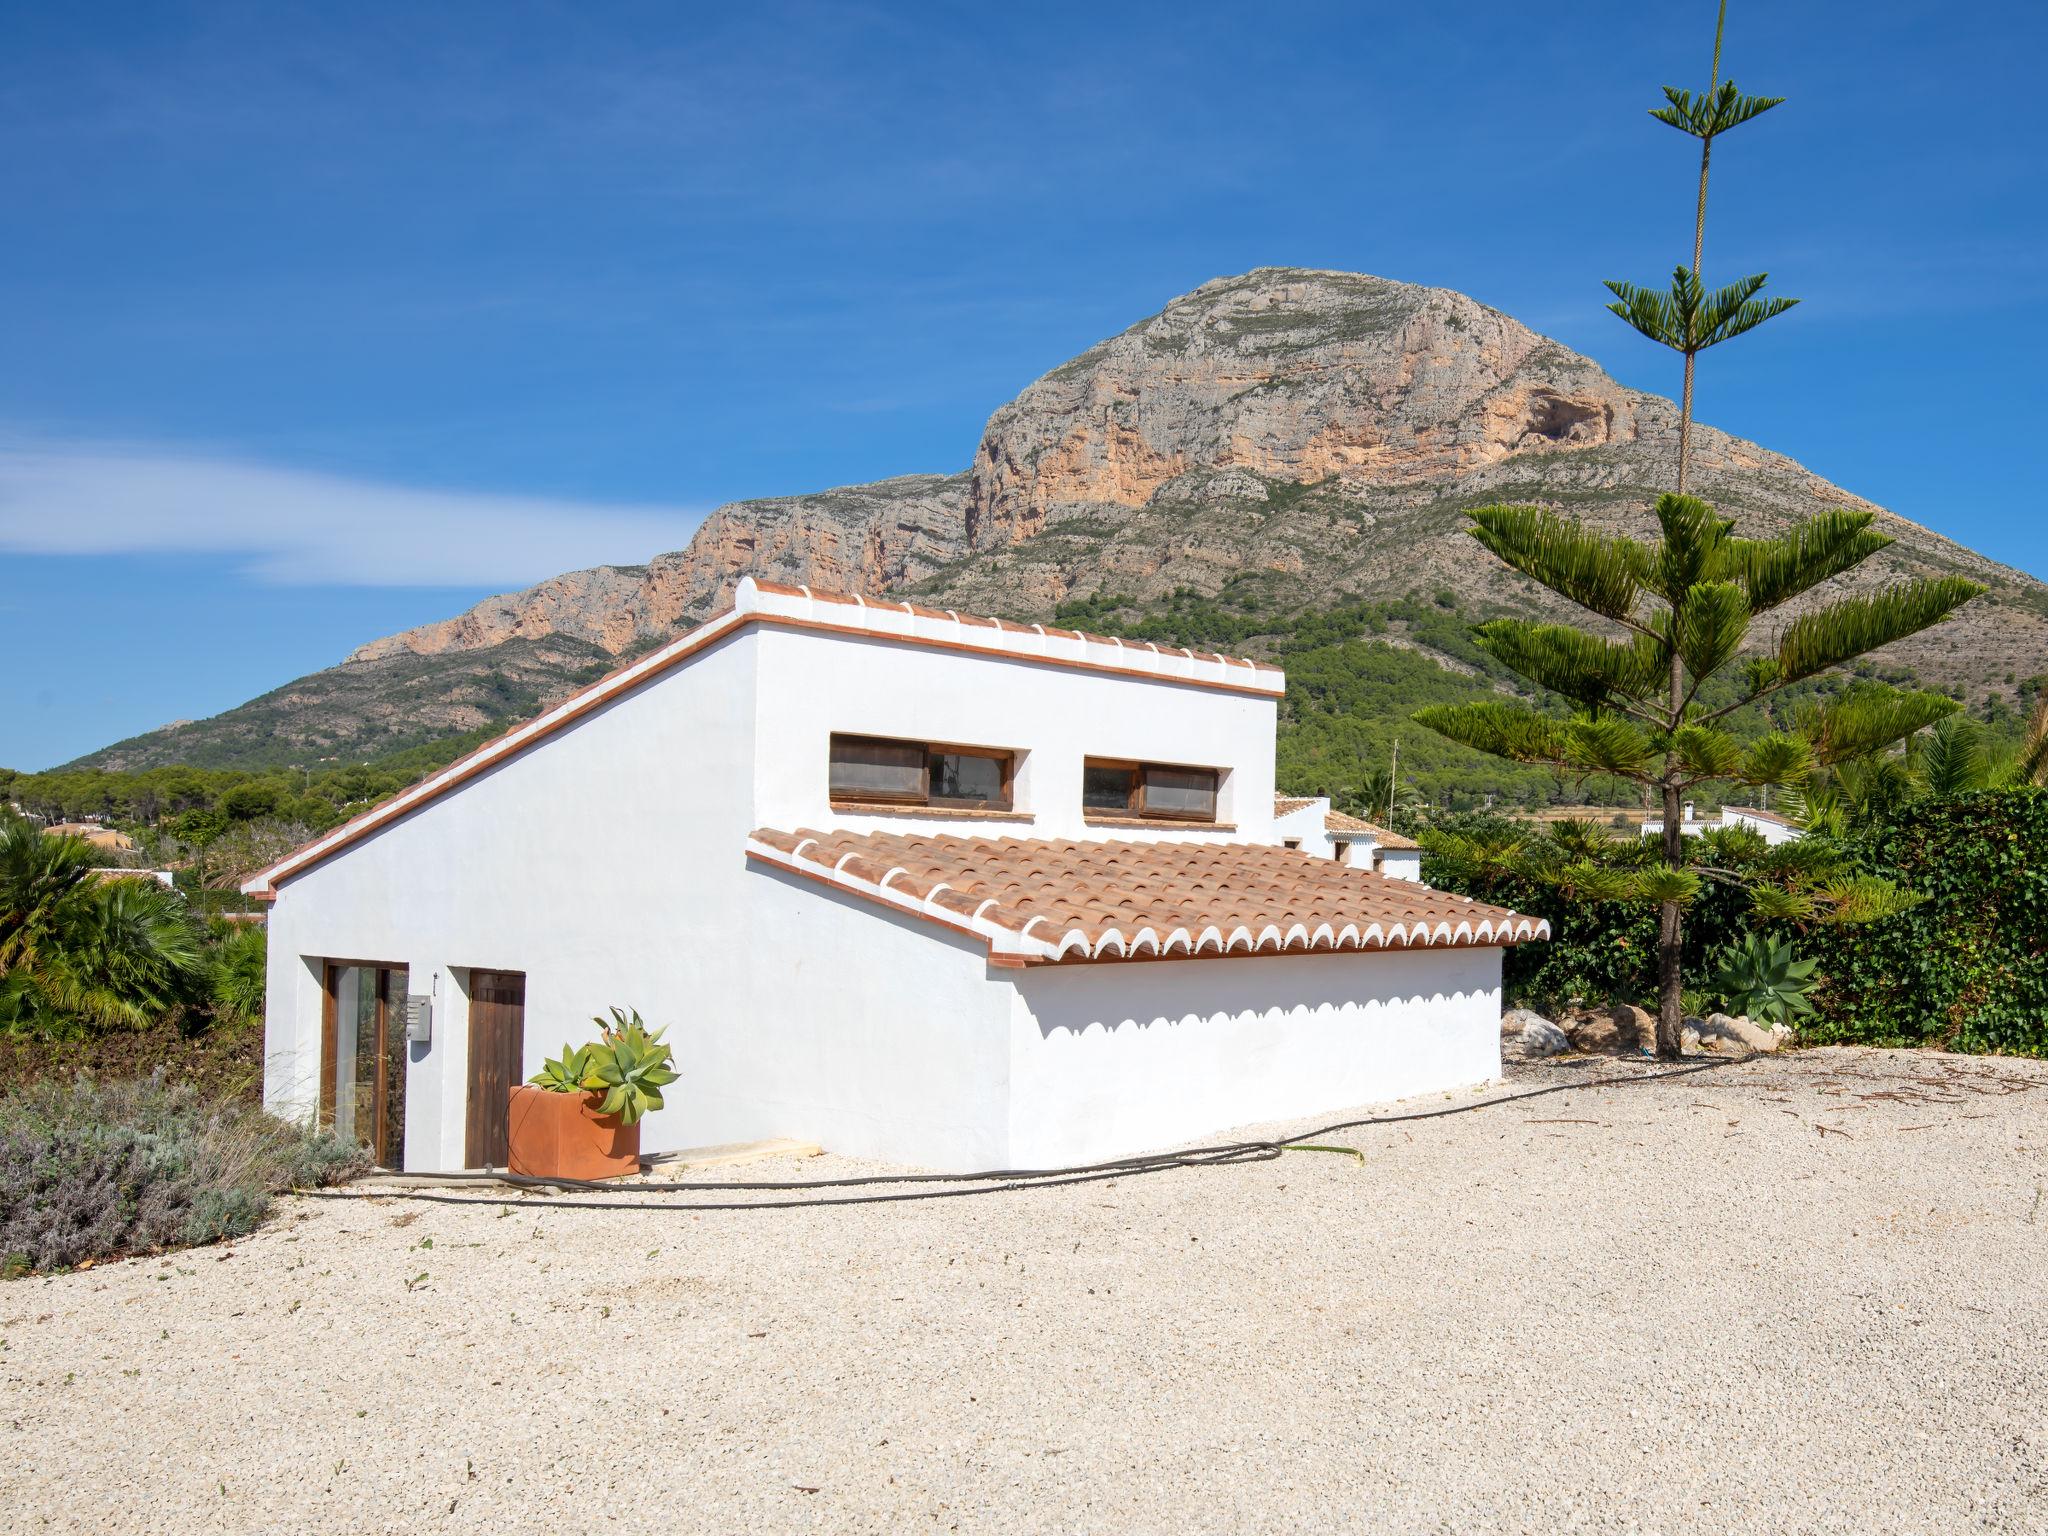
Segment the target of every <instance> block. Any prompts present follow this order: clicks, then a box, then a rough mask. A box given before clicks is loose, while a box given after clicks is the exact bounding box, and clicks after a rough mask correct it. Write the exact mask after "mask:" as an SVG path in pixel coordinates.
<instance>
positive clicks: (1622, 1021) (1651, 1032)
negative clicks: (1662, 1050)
mask: <svg viewBox="0 0 2048 1536" xmlns="http://www.w3.org/2000/svg"><path fill="white" fill-rule="evenodd" d="M1608 1017H1609V1018H1610V1019H1611V1020H1613V1022H1614V1038H1615V1041H1616V1043H1617V1044H1619V1045H1620V1046H1621V1048H1622V1049H1623V1050H1629V1049H1635V1050H1640V1051H1654V1050H1655V1049H1656V1048H1657V1015H1655V1014H1654V1013H1652V1012H1650V1010H1649V1009H1647V1008H1638V1007H1637V1006H1636V1005H1635V1004H1634V1003H1616V1004H1615V1005H1614V1007H1613V1008H1612V1009H1611V1010H1609V1012H1608Z"/></svg>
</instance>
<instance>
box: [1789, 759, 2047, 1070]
mask: <svg viewBox="0 0 2048 1536" xmlns="http://www.w3.org/2000/svg"><path fill="white" fill-rule="evenodd" d="M1850 846H1851V848H1852V849H1853V850H1854V852H1855V854H1856V857H1857V860H1858V863H1859V864H1860V865H1861V866H1862V867H1863V868H1865V869H1867V870H1869V871H1871V872H1872V873H1875V874H1880V875H1885V876H1888V877H1890V878H1891V879H1893V880H1896V881H1897V882H1898V883H1899V884H1900V885H1901V886H1904V887H1906V888H1907V889H1909V890H1912V891H1915V892H1917V893H1919V894H1920V895H1922V896H1923V897H1925V898H1926V900H1925V901H1924V902H1923V903H1922V904H1921V905H1920V906H1918V907H1915V908H1914V909H1913V910H1912V911H1910V912H1907V913H1905V914H1903V915H1902V916H1899V917H1895V918H1892V919H1890V920H1889V921H1886V922H1883V923H1879V924H1876V925H1875V926H1873V927H1871V928H1868V929H1865V930H1863V931H1861V932H1854V931H1839V930H1837V931H1833V932H1829V931H1826V930H1821V931H1817V932H1815V933H1814V934H1813V935H1812V936H1811V937H1810V939H1809V940H1808V953H1810V954H1812V955H1813V956H1814V957H1815V958H1816V959H1817V960H1819V962H1820V967H1819V972H1818V975H1817V977H1816V986H1815V989H1814V1002H1815V1004H1816V1005H1817V1006H1818V1007H1819V1009H1820V1014H1821V1017H1820V1018H1819V1019H1817V1020H1807V1021H1804V1022H1802V1023H1801V1025H1800V1034H1801V1036H1802V1037H1804V1038H1806V1039H1809V1040H1822V1041H1855V1042H1859V1043H1863V1044H1869V1045H1935V1046H1940V1047H1942V1048H1943V1049H1946V1050H1954V1051H1991V1052H1999V1053H2002V1054H2007V1055H2015V1056H2048V790H2044V789H2025V788H2008V789H1994V790H1986V791H1983V792H1981V793H1978V794H1970V795H1961V796H1958V797H1956V798H1955V799H1951V800H1933V799H1928V800H1921V801H1917V802H1915V803H1913V804H1911V805H1908V806H1905V807H1903V808H1901V809H1899V810H1896V811H1893V812H1892V813H1890V814H1889V815H1888V816H1886V817H1885V818H1884V819H1883V820H1881V821H1879V822H1877V823H1875V824H1873V825H1871V826H1869V827H1867V828H1864V829H1862V830H1860V831H1859V832H1857V833H1856V834H1855V835H1854V836H1853V837H1852V838H1851V839H1850Z"/></svg>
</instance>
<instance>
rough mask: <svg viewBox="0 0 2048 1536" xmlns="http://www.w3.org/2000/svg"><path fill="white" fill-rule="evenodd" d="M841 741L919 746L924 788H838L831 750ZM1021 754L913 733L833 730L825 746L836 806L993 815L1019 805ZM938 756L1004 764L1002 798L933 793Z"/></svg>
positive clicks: (828, 781)
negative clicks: (908, 790)
mask: <svg viewBox="0 0 2048 1536" xmlns="http://www.w3.org/2000/svg"><path fill="white" fill-rule="evenodd" d="M841 741H865V742H877V743H881V744H883V745H886V746H892V747H919V748H922V749H923V751H924V779H923V783H924V789H923V792H922V793H920V794H917V795H914V796H913V795H900V794H887V793H874V792H871V791H862V790H843V789H836V788H834V787H833V786H832V782H831V753H832V748H833V746H834V745H836V744H837V743H839V742H841ZM1020 755H1021V754H1020V753H1019V752H1017V751H1016V750H1015V749H1014V748H1011V747H983V746H971V745H969V744H967V743H966V742H956V741H919V740H918V739H917V738H915V737H911V736H870V735H868V734H866V733H865V732H860V731H834V732H833V733H832V736H831V741H830V742H829V743H828V744H827V746H826V781H825V782H826V794H827V796H828V798H830V800H831V801H832V803H833V804H834V805H848V806H862V805H874V806H882V807H886V808H889V809H893V810H905V809H909V810H916V809H919V808H930V809H933V810H942V811H986V812H988V813H990V814H991V815H1005V814H1008V813H1010V812H1012V811H1014V810H1016V808H1017V759H1018V757H1019V756H1020ZM936 757H985V758H989V759H992V760H993V761H996V762H999V763H1001V764H1002V765H1003V784H1002V790H1001V799H1000V800H996V801H985V800H974V799H967V798H963V797H960V796H956V795H934V794H933V793H932V791H931V782H932V759H933V758H936Z"/></svg>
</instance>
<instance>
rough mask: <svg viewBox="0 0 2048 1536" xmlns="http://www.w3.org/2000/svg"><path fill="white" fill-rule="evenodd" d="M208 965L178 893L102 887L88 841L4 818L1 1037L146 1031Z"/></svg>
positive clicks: (132, 884)
mask: <svg viewBox="0 0 2048 1536" xmlns="http://www.w3.org/2000/svg"><path fill="white" fill-rule="evenodd" d="M202 963H203V950H202V946H201V941H200V935H199V931H198V929H197V927H196V926H195V925H194V923H193V922H192V919H191V916H190V914H189V913H188V912H187V911H186V909H185V904H184V902H183V901H182V900H181V899H180V898H179V897H178V896H176V895H175V894H174V893H172V892H170V891H167V890H165V889H164V888H163V887H162V886H160V885H158V884H157V883H156V882H155V881H154V880H147V879H135V878H127V879H113V880H108V879H104V878H100V877H98V876H97V875H96V874H95V872H94V866H93V862H92V851H91V849H90V848H88V847H87V845H86V844H85V843H84V842H83V841H82V840H81V839H79V838H75V837H50V836H47V835H45V834H44V833H42V832H41V831H39V830H37V829H36V828H35V827H32V826H30V825H29V824H28V823H27V822H26V821H24V820H22V819H21V818H19V817H16V816H0V1030H4V1031H6V1032H8V1033H13V1034H37V1035H63V1034H70V1033H75V1032H76V1031H77V1030H79V1029H80V1028H82V1027H84V1026H88V1025H112V1024H128V1025H136V1024H145V1023H148V1022H149V1021H150V1020H152V1019H154V1018H157V1017H159V1016H160V1015H162V1014H163V1013H164V1012H165V1011H166V1010H167V1009H169V1008H170V1007H171V1006H172V1005H173V1004H175V1003H177V1002H179V1001H181V1000H183V999H184V998H185V996H186V995H187V994H188V992H189V991H190V989H191V987H192V985H193V984H194V982H195V980H196V979H197V978H198V976H199V975H200V973H201V969H202Z"/></svg>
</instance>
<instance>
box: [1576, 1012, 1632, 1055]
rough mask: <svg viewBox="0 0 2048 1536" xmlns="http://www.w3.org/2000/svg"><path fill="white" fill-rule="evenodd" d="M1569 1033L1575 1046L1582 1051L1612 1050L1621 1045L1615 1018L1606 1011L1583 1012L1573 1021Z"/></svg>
mask: <svg viewBox="0 0 2048 1536" xmlns="http://www.w3.org/2000/svg"><path fill="white" fill-rule="evenodd" d="M1568 1033H1569V1034H1570V1037H1571V1042H1572V1045H1573V1047H1574V1048H1575V1049H1578V1050H1581V1051H1612V1050H1617V1049H1619V1048H1620V1045H1621V1036H1620V1034H1619V1033H1618V1032H1617V1031H1616V1029H1615V1027H1614V1020H1613V1019H1611V1018H1609V1017H1608V1016H1607V1015H1606V1014H1604V1013H1587V1014H1581V1015H1580V1016H1579V1017H1578V1018H1576V1019H1574V1020H1573V1021H1572V1025H1571V1029H1570V1030H1569V1032H1568Z"/></svg>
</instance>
